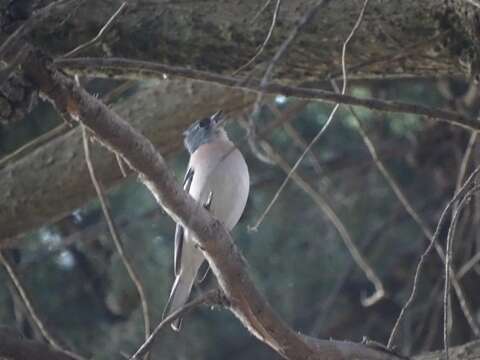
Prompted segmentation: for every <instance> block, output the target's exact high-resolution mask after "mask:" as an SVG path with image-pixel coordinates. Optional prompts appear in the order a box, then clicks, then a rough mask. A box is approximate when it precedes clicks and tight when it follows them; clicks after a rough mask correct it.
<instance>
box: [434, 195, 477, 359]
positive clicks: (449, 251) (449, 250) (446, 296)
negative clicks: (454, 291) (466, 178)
mask: <svg viewBox="0 0 480 360" xmlns="http://www.w3.org/2000/svg"><path fill="white" fill-rule="evenodd" d="M479 189H480V186H474V187H473V188H472V189H470V190H469V191H468V192H467V193H466V194H465V196H464V197H463V198H462V199H461V201H460V202H459V203H458V205H456V208H455V209H454V213H453V216H452V221H451V223H450V227H449V229H448V235H447V245H446V249H445V288H444V293H443V346H444V349H445V360H448V347H449V342H448V340H449V331H448V329H449V324H448V315H449V313H448V309H449V305H450V278H451V276H450V267H451V265H450V264H451V262H452V259H453V239H454V236H455V230H456V227H457V223H458V218H459V216H460V214H461V212H462V209H463V208H464V207H465V205H466V204H467V202H468V201H469V200H470V198H471V197H472V196H473V194H474V192H476V191H478V190H479Z"/></svg>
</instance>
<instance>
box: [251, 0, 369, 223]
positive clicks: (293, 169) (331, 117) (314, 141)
mask: <svg viewBox="0 0 480 360" xmlns="http://www.w3.org/2000/svg"><path fill="white" fill-rule="evenodd" d="M320 3H321V2H319V3H318V4H320ZM318 4H317V5H318ZM367 4H368V0H365V2H364V4H363V7H362V10H361V11H360V14H359V16H358V19H357V22H356V23H355V25H354V26H353V28H352V30H351V32H350V34H349V35H348V37H347V39H346V40H345V42H344V43H343V46H342V74H343V86H342V95H345V91H346V89H347V70H346V64H345V63H346V61H345V57H346V52H347V46H348V43H349V42H350V40H351V39H352V37H353V36H354V35H355V32H356V31H357V29H358V27H359V26H360V24H361V22H362V19H363V14H364V13H365V9H366V7H367ZM339 106H340V104H339V103H336V104H335V106H334V108H333V109H332V111H331V112H330V115H329V117H328V119H327V121H326V122H325V124H324V125H323V126H322V128H321V129H320V131H319V132H318V133H317V135H315V137H314V138H313V140H312V141H311V142H310V143H309V144H308V146H307V147H306V148H305V150H304V152H303V153H302V154H301V155H300V157H299V158H298V160H297V161H296V162H295V164H294V165H293V167H292V169H291V171H290V172H289V174H288V175H287V177H286V178H285V180H284V181H283V182H282V184H281V185H280V187H279V188H278V190H277V192H276V193H275V195H274V196H273V199H272V200H271V201H270V203H269V204H268V206H267V208H266V209H265V210H264V212H263V213H262V215H260V217H259V219H258V220H257V222H256V223H255V225H253V226H252V227H250V228H251V229H252V230H253V231H257V230H258V227H259V226H260V224H261V223H262V221H263V219H264V218H265V216H266V215H267V214H268V212H269V211H270V209H271V208H272V207H273V205H274V204H275V202H276V201H277V199H278V197H279V196H280V194H281V192H282V191H283V189H284V188H285V186H286V185H287V183H288V180H289V179H290V177H291V176H292V173H294V172H295V171H296V170H297V168H298V166H299V165H300V163H301V162H302V160H303V159H304V158H305V155H306V154H307V153H308V152H309V151H310V149H311V148H312V147H313V145H315V143H316V142H317V141H318V139H320V137H321V136H322V135H323V133H324V132H325V130H326V129H327V128H328V126H329V125H330V123H331V122H332V119H333V117H334V116H335V113H336V112H337V110H338V108H339Z"/></svg>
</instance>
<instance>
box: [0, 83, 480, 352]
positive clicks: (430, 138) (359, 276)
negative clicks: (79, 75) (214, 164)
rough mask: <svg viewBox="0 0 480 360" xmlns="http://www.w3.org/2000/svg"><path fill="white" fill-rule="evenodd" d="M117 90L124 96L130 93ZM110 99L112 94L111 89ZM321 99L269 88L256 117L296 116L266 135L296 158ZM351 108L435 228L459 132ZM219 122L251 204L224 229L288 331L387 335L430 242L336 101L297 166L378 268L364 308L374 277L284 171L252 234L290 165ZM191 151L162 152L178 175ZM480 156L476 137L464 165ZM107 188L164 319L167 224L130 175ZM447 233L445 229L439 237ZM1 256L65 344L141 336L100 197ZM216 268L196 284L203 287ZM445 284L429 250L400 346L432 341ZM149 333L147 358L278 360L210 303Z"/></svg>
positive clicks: (5, 146)
mask: <svg viewBox="0 0 480 360" xmlns="http://www.w3.org/2000/svg"><path fill="white" fill-rule="evenodd" d="M117 85H118V82H116V81H107V80H96V81H93V82H90V83H89V84H88V88H89V89H90V90H91V91H92V92H96V93H100V94H104V93H107V92H108V91H110V90H111V89H113V88H115V87H116V86H117ZM445 86H447V87H448V89H450V90H451V93H452V94H454V98H453V99H452V98H449V97H448V96H446V94H445V91H442V88H445ZM466 91H467V87H466V85H465V84H462V83H461V82H448V84H447V85H445V84H441V85H440V84H439V83H437V82H431V81H408V80H405V81H377V82H372V83H365V84H364V85H357V86H355V87H353V88H352V89H351V93H352V94H354V95H356V96H368V97H378V98H386V99H398V100H403V101H409V102H416V103H422V104H426V105H430V106H442V107H446V106H447V105H450V106H452V107H455V106H457V105H456V104H457V103H456V100H455V99H458V98H461V97H462V95H463V94H464V93H465V92H466ZM125 96H135V95H134V92H131V93H128V94H126V95H125ZM116 101H122V97H119V98H118V99H117V100H116ZM331 108H332V106H330V105H326V104H322V103H318V102H301V101H299V100H296V99H290V98H284V97H281V96H279V97H277V98H276V99H275V101H272V102H271V103H268V104H265V105H264V107H263V108H262V111H261V113H260V114H259V115H258V118H257V119H256V120H257V123H258V127H259V129H262V128H263V127H265V126H267V125H268V124H271V123H272V122H274V121H276V120H277V119H278V118H279V117H281V116H286V117H288V118H291V121H290V122H289V124H291V127H288V125H280V126H277V127H275V128H274V129H273V130H271V131H269V132H268V133H267V134H266V135H265V136H264V139H265V140H267V141H269V142H270V143H271V144H272V146H273V147H274V149H275V150H276V151H278V152H279V153H280V154H281V155H282V156H283V157H284V158H285V159H286V160H287V161H288V162H289V163H290V164H291V165H293V164H294V162H295V161H296V159H297V158H298V157H299V155H300V154H301V152H302V151H303V148H304V147H303V146H302V145H301V142H302V141H304V142H306V143H308V142H309V141H310V140H311V139H312V138H313V137H314V136H315V134H316V133H317V131H318V130H319V129H320V128H321V126H322V125H323V124H324V123H325V121H326V119H327V117H328V114H329V112H330V110H331ZM215 110H216V109H212V112H213V111H215ZM355 110H356V111H357V113H358V115H359V117H360V118H361V121H362V123H363V125H364V126H365V127H366V129H367V132H368V134H369V136H370V137H371V139H372V141H373V143H374V144H375V146H376V148H377V151H378V153H379V154H380V157H381V159H382V160H383V161H384V163H385V165H386V167H387V168H388V170H389V171H390V172H391V174H392V175H393V177H394V178H395V179H396V180H397V182H398V183H399V185H400V186H401V188H402V190H403V191H404V192H405V194H406V196H407V198H408V199H409V200H410V201H411V203H412V205H413V207H414V208H415V209H416V210H417V211H418V212H419V214H420V215H421V217H422V218H423V219H424V221H425V222H426V223H427V224H428V225H429V226H430V227H431V228H434V227H435V226H436V223H437V221H438V218H439V215H440V212H441V211H442V209H443V207H444V206H445V204H446V203H447V201H448V200H449V199H450V197H451V196H452V194H453V191H454V189H455V183H456V181H457V176H458V173H459V168H460V164H461V161H462V158H463V154H464V152H465V149H466V147H467V143H468V140H469V133H468V132H466V131H465V130H463V129H459V128H454V127H451V126H448V125H446V124H443V123H439V122H438V121H434V120H429V119H421V118H420V117H418V116H414V115H406V114H387V113H377V112H371V111H368V110H365V109H362V108H356V109H355ZM469 110H472V109H469ZM249 111H251V109H246V112H247V113H248V112H249ZM192 120H193V119H192ZM233 120H236V119H233ZM59 124H60V120H59V118H58V117H57V116H56V115H55V113H54V111H53V110H52V109H51V107H50V106H48V105H47V104H41V105H40V106H38V107H37V109H36V110H35V111H34V112H33V113H32V114H31V115H30V116H29V117H28V118H27V119H25V121H22V122H18V123H13V124H8V125H6V124H3V125H2V126H1V127H0V156H6V155H7V154H9V153H11V152H12V151H14V149H16V148H18V147H20V146H22V145H23V144H25V143H28V142H29V141H31V140H33V139H35V138H36V137H38V136H40V135H41V134H44V133H46V132H48V131H49V130H51V129H53V128H54V127H56V126H58V125H59ZM227 128H228V131H229V133H230V134H231V137H232V138H233V139H234V141H235V142H236V143H237V144H238V146H239V148H240V149H241V150H242V152H243V154H244V155H245V157H246V158H247V162H248V164H249V168H250V173H251V184H252V190H251V195H250V199H249V202H248V205H247V209H246V211H245V214H244V216H243V218H242V220H241V222H240V223H239V224H238V225H237V227H236V228H235V229H234V231H233V236H234V238H235V239H236V242H237V243H238V245H239V246H240V248H241V249H242V251H243V252H244V254H245V257H246V258H247V259H248V262H249V264H250V271H251V273H252V275H253V277H254V278H255V280H256V283H257V285H258V286H259V288H261V289H262V290H263V291H264V293H265V294H266V296H267V298H268V299H269V301H270V302H271V303H272V305H273V306H274V308H275V309H276V310H277V311H278V312H279V313H280V314H281V315H282V316H283V317H284V318H285V320H286V321H287V322H289V323H290V324H292V325H293V326H294V328H296V329H298V331H301V332H304V333H307V334H312V335H314V336H320V337H323V338H330V337H332V338H336V339H349V340H353V341H360V340H361V339H362V337H364V336H366V337H368V338H370V339H373V340H376V341H379V342H382V343H386V342H387V340H388V336H389V333H390V331H391V328H392V326H393V324H394V321H395V319H396V317H397V316H398V313H399V311H400V309H401V307H402V305H403V304H404V302H405V300H406V299H407V297H408V295H409V292H410V289H411V285H412V279H413V275H414V270H415V266H416V264H417V262H418V259H419V257H420V255H421V253H422V252H423V251H424V249H425V248H426V246H427V239H426V238H425V237H424V235H423V233H422V231H421V230H420V228H419V227H418V225H417V224H416V223H415V222H414V221H412V219H411V218H410V216H409V215H408V214H407V213H406V211H405V209H404V208H403V206H402V205H401V204H400V203H399V201H398V200H397V198H396V197H395V195H394V194H393V192H392V191H391V189H390V187H389V186H388V185H387V183H386V181H385V179H384V178H383V176H382V175H381V174H380V173H379V171H378V170H377V168H376V166H375V164H374V162H373V161H372V158H371V156H370V154H369V152H368V150H367V148H366V147H365V145H364V143H363V141H362V138H361V137H360V135H359V132H358V128H357V124H356V121H355V119H354V118H353V117H352V114H351V113H350V112H349V110H348V109H347V108H343V107H342V108H340V110H339V112H338V113H337V115H336V116H335V119H334V121H333V123H332V124H331V126H330V127H329V128H328V130H327V131H326V133H325V134H324V135H323V137H322V138H321V140H320V141H319V142H318V143H317V144H316V145H315V146H314V148H313V151H312V152H311V154H310V155H309V156H307V157H306V159H305V160H304V161H303V163H302V165H301V166H300V168H299V170H298V172H299V174H301V176H302V177H304V178H305V179H306V180H307V181H308V183H309V184H310V185H311V186H312V187H313V188H314V189H316V190H317V191H319V192H320V193H321V194H322V195H323V196H324V197H325V198H326V199H327V201H328V203H329V205H330V206H331V207H332V208H333V209H334V210H335V212H336V213H337V215H338V217H339V218H340V219H341V220H342V221H343V222H344V224H345V226H346V228H347V229H348V231H349V232H350V234H351V235H352V238H353V241H354V242H355V243H356V245H357V246H358V247H359V249H361V252H362V253H363V254H365V256H366V258H367V259H368V261H369V263H370V265H371V266H372V267H373V269H374V270H375V271H376V272H377V274H378V275H379V277H380V278H381V280H382V282H383V284H384V286H385V289H386V291H387V296H386V297H385V298H384V299H382V300H381V301H379V302H377V303H376V304H374V305H372V306H370V307H364V306H362V303H361V300H362V298H364V297H365V296H368V295H370V294H371V293H372V291H373V287H372V285H371V284H370V283H369V281H368V280H367V279H366V277H365V275H364V273H363V272H362V271H360V270H359V268H358V267H357V266H356V265H355V264H354V263H353V261H352V258H351V256H350V254H349V252H348V250H347V248H346V247H345V245H344V243H343V242H342V240H341V238H340V237H339V235H338V232H337V231H336V229H335V228H334V227H333V226H332V224H331V223H330V221H328V219H327V218H326V217H325V215H324V214H323V212H322V211H321V210H320V209H319V208H318V207H317V206H316V205H315V203H314V202H313V201H312V200H311V198H310V197H309V196H308V195H307V194H306V193H305V192H303V190H302V189H300V188H299V187H298V186H297V185H296V184H295V183H294V182H293V181H290V182H289V184H288V186H287V187H286V188H285V190H284V191H283V192H282V194H281V195H280V197H279V199H278V201H277V202H276V203H275V205H274V206H273V208H272V210H271V211H270V213H269V214H268V215H267V216H266V218H265V220H264V221H263V223H262V224H261V225H260V227H259V229H258V232H251V231H249V230H248V229H249V226H252V225H253V224H254V223H255V222H256V221H257V219H258V217H259V216H260V215H261V213H262V212H263V210H264V209H265V207H266V206H267V204H268V202H269V201H270V200H271V199H272V197H273V196H274V194H275V192H276V190H277V189H278V187H279V186H280V184H281V182H282V181H283V179H284V177H285V174H284V172H283V171H281V170H280V169H279V168H278V167H276V166H272V165H267V164H265V163H262V162H261V161H259V160H258V159H257V157H256V156H255V155H254V154H253V153H252V152H251V150H250V148H249V146H248V144H247V142H246V141H245V132H244V130H243V129H242V128H241V127H240V126H238V124H237V123H236V122H235V121H231V122H230V123H229V124H228V125H227ZM94 146H98V145H94ZM187 160H188V159H187V154H186V152H185V151H184V152H182V153H178V155H177V156H176V157H175V158H172V159H171V160H170V165H171V166H172V168H174V169H175V171H176V173H177V175H178V179H179V180H180V179H181V178H182V177H183V171H184V170H185V167H186V163H187ZM479 160H480V159H479V156H478V149H477V145H475V148H474V151H473V153H472V157H471V159H470V161H469V166H468V169H469V171H470V170H471V169H472V168H473V167H474V166H475V164H478V162H479ZM59 191H61V189H59ZM108 197H109V201H110V204H111V208H112V212H113V215H114V219H115V222H116V224H117V225H118V228H119V230H120V234H121V237H122V240H123V242H124V244H125V247H126V249H127V254H128V256H129V258H131V259H132V261H133V263H134V265H135V267H136V268H137V270H138V273H139V274H140V275H141V279H142V282H143V284H144V287H145V290H146V293H147V298H148V302H149V306H150V310H151V314H150V315H151V319H152V323H153V325H155V324H157V323H158V321H159V320H160V319H161V315H162V310H163V307H164V304H165V302H166V300H167V297H168V293H169V291H170V286H171V284H172V280H173V274H172V273H173V233H174V223H173V222H172V220H171V219H170V218H169V217H168V216H167V215H166V214H165V213H164V212H163V211H162V210H161V209H160V208H159V207H158V205H157V204H156V202H155V201H154V199H153V197H152V196H151V194H150V193H149V192H148V190H147V189H146V188H145V187H144V186H143V185H142V184H141V183H140V182H139V181H138V180H137V179H136V178H134V177H130V178H128V179H127V180H125V181H124V182H123V183H122V184H121V185H120V186H118V187H116V188H114V189H112V190H111V191H109V193H108ZM2 206H8V204H3V205H2ZM477 206H478V202H477V201H476V200H474V201H472V202H471V203H470V204H469V206H468V207H467V209H466V210H465V212H464V216H463V217H462V220H461V222H460V225H459V227H458V232H457V238H456V240H455V244H454V245H455V246H454V249H455V254H456V255H455V259H454V266H455V268H457V269H458V268H459V267H461V266H462V265H463V264H465V262H466V261H468V260H469V259H470V258H471V257H472V256H473V255H474V254H475V253H476V252H478V251H479V250H480V249H479V245H480V242H479V241H478V236H477V231H476V229H477V228H478V221H479V216H478V215H479V213H478V211H476V208H477ZM445 236H446V234H445V233H443V234H442V236H441V239H440V241H441V243H442V244H443V243H444V241H445ZM8 259H9V261H10V263H11V264H13V265H14V267H15V269H16V271H17V273H18V275H19V277H20V278H21V280H22V283H23V284H24V286H25V288H26V290H27V292H28V294H29V295H30V297H31V298H32V299H33V303H34V306H35V308H36V309H37V310H38V312H39V313H40V316H41V318H42V319H43V320H44V322H45V324H46V326H47V327H48V329H49V330H50V331H51V332H52V333H53V334H54V336H55V337H56V338H57V339H59V341H60V342H61V343H63V344H65V345H66V346H68V347H71V348H72V349H75V350H76V351H78V352H79V353H81V354H83V355H85V356H89V357H90V356H92V357H94V358H96V359H112V358H118V359H121V358H123V356H124V355H125V354H127V355H128V354H132V353H133V352H134V351H135V349H136V348H137V346H138V345H139V344H140V343H141V342H142V339H143V324H142V315H141V308H140V303H139V299H138V296H137V292H136V290H135V288H134V286H133V285H132V282H131V281H130V279H129V277H128V275H127V273H126V271H125V269H124V267H123V265H122V263H121V261H120V259H119V256H118V255H117V253H116V251H115V248H114V246H113V243H112V241H111V238H110V235H109V233H108V231H107V227H106V224H105V221H104V219H103V215H102V213H101V210H100V207H99V204H98V201H92V202H90V203H89V204H87V205H86V206H85V207H84V208H81V209H77V210H75V211H74V212H73V213H72V214H70V215H69V216H67V217H66V218H64V219H62V220H61V221H59V222H57V223H55V224H52V225H49V226H45V227H43V228H41V229H38V230H37V231H35V232H33V233H31V234H29V235H28V237H27V239H26V241H23V242H22V243H21V246H20V247H19V248H17V249H12V250H9V251H8ZM479 274H480V267H478V266H476V267H473V268H472V269H471V270H470V271H469V272H468V273H466V274H465V276H464V277H463V278H462V279H461V284H462V285H463V287H464V291H465V295H466V297H467V299H468V301H469V303H470V305H471V306H472V309H473V310H474V315H475V316H476V320H477V321H478V320H480V297H479V296H478V281H479ZM211 277H212V276H210V279H209V280H208V281H207V282H206V284H201V285H199V287H200V288H203V287H205V286H209V285H211V284H212V282H213V279H211ZM0 278H1V279H2V280H1V282H0V323H2V324H6V325H13V326H16V327H18V328H19V329H21V330H22V332H24V334H25V335H26V336H28V337H31V338H37V339H38V338H40V335H39V334H38V331H37V330H36V328H35V325H34V324H33V323H32V322H31V319H30V318H29V316H28V314H27V313H26V311H25V309H24V307H23V305H22V303H21V301H19V298H18V295H17V294H16V292H15V290H14V289H13V287H12V285H11V283H10V281H9V280H8V277H7V275H6V273H5V272H3V271H0ZM443 279H444V276H443V265H442V263H441V262H440V261H439V258H438V256H437V255H436V254H435V253H432V254H431V255H430V256H429V257H428V260H427V263H426V266H425V269H424V272H423V273H422V276H421V278H420V286H419V288H418V296H417V298H416V301H415V302H414V304H413V306H412V307H411V309H410V311H409V312H408V314H407V316H406V318H405V320H404V322H403V323H402V325H401V327H400V335H399V337H398V341H397V343H398V346H399V347H398V349H399V351H400V352H402V353H404V354H412V353H418V352H421V351H428V350H434V349H438V348H440V347H441V346H442V318H443V313H442V308H441V307H442V300H441V299H442V291H443ZM452 299H453V303H452V307H453V326H452V344H461V343H464V342H466V341H468V340H471V339H472V338H473V334H472V331H471V330H470V328H469V326H468V324H467V322H466V321H465V318H464V316H463V314H462V312H461V310H460V308H459V306H458V301H457V299H456V297H455V296H452ZM158 339H159V340H158V341H157V343H156V346H155V349H154V352H153V354H154V355H155V357H154V358H162V359H209V360H215V359H275V358H278V356H277V355H276V354H274V353H273V352H272V351H271V350H269V349H268V348H267V347H266V346H265V345H263V344H261V343H260V342H258V341H257V340H256V339H254V338H253V337H252V336H251V335H250V334H249V333H248V332H247V331H246V330H245V329H244V328H242V326H241V325H240V323H239V322H238V321H237V320H236V319H235V318H234V317H233V315H232V314H231V313H229V312H227V311H222V310H220V311H219V310H218V309H217V310H215V311H210V309H207V308H205V307H203V308H199V309H196V310H195V311H193V312H192V313H190V314H189V315H188V316H187V317H186V319H185V322H184V327H183V329H182V331H181V332H180V333H178V334H177V333H174V332H172V331H170V329H169V328H168V329H165V330H164V331H163V332H162V334H161V335H160V336H159V338H158Z"/></svg>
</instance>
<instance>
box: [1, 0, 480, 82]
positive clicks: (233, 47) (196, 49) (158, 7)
mask: <svg viewBox="0 0 480 360" xmlns="http://www.w3.org/2000/svg"><path fill="white" fill-rule="evenodd" d="M121 3H122V0H110V1H101V2H97V1H93V0H87V1H86V2H84V4H82V5H80V6H79V7H78V8H77V9H76V11H74V12H72V14H71V15H70V16H69V18H68V20H67V21H64V22H62V23H61V25H59V23H58V19H57V18H52V19H51V20H50V21H48V22H47V23H46V24H45V25H44V26H42V27H41V28H40V29H39V30H38V31H35V32H34V34H33V38H34V41H35V42H36V44H38V45H40V46H41V47H42V48H44V49H47V50H49V51H50V52H51V53H52V54H53V55H55V56H59V55H62V54H64V53H66V52H67V51H69V50H71V49H72V48H74V47H75V46H77V45H78V44H81V43H84V42H86V41H88V40H90V39H91V38H93V37H94V36H95V35H96V33H97V32H98V30H99V29H100V28H101V27H102V26H103V24H104V23H105V22H106V21H107V20H108V18H109V17H110V16H111V15H112V14H113V13H114V12H115V10H116V9H117V8H118V7H119V6H120V4H121ZM314 3H315V2H314V1H311V0H290V1H282V3H281V6H280V12H279V15H278V19H277V22H276V26H275V29H274V32H273V34H272V38H271V39H270V41H269V43H268V45H267V46H266V49H265V51H264V54H263V55H262V56H261V57H260V61H259V62H260V63H261V62H262V61H265V60H269V59H270V58H271V56H272V54H273V53H274V52H275V50H276V49H277V47H278V45H279V44H280V43H281V42H282V41H283V40H284V39H285V38H286V36H287V35H288V33H289V30H290V29H291V28H292V27H294V26H295V24H296V21H297V20H298V18H299V17H301V16H302V15H303V14H304V13H305V12H307V11H308V10H309V9H310V8H312V6H313V5H314ZM362 3H363V2H362V1H330V2H328V4H327V5H325V6H322V7H321V8H320V10H319V11H318V13H317V14H316V16H315V17H314V19H313V21H311V23H310V24H309V25H308V26H307V27H306V28H305V29H304V30H303V31H302V32H301V34H300V36H299V37H298V39H296V41H295V42H294V43H293V44H292V45H291V47H290V48H289V51H288V52H287V53H286V54H285V55H284V57H283V59H282V61H281V63H280V64H279V65H278V66H277V74H276V77H278V78H281V79H285V80H295V81H297V80H301V81H306V80H309V79H310V80H319V79H323V78H325V76H326V75H327V74H328V73H331V72H335V71H338V70H339V68H340V63H339V59H340V50H341V44H342V42H343V41H344V40H345V38H346V36H347V35H348V33H349V32H350V30H351V28H352V26H353V24H354V23H355V21H356V18H357V16H358V14H359V11H360V7H361V6H362ZM263 5H264V2H258V1H254V0H246V1H236V0H226V1H221V2H218V1H199V2H191V1H175V2H165V1H160V0H153V1H142V0H131V1H129V3H128V8H127V10H126V11H125V12H124V13H123V15H122V16H121V17H120V18H118V19H117V20H116V21H115V25H114V26H113V28H112V29H111V30H110V31H109V32H108V34H107V36H106V37H105V38H104V39H103V40H102V41H101V43H100V44H98V45H96V46H95V47H93V48H90V49H89V50H86V51H85V52H83V53H82V54H81V55H93V56H100V57H103V56H118V57H128V58H136V59H143V60H152V61H158V62H162V63H166V64H174V65H178V66H187V67H191V68H195V69H201V70H208V71H212V72H216V73H224V74H229V73H231V72H233V71H234V70H235V69H237V68H238V67H240V66H241V65H243V64H245V63H246V62H247V61H248V60H249V59H250V58H251V57H252V56H253V55H254V54H255V53H256V51H257V49H258V46H259V45H260V44H262V42H263V41H264V39H265V37H266V34H267V32H268V29H269V27H270V24H271V21H272V12H273V8H274V6H273V5H274V2H272V3H271V4H270V6H269V7H268V8H267V9H266V10H265V11H263V13H261V14H260V15H259V16H257V14H258V12H259V10H260V9H261V7H262V6H263ZM447 5H448V7H447ZM457 5H458V6H457ZM92 6H95V11H91V9H92ZM455 6H457V8H459V9H458V11H453V10H452V9H454V8H455ZM465 8H468V9H469V10H471V11H470V13H471V12H472V11H473V10H475V9H472V6H471V5H468V4H467V2H465V1H461V0H458V1H445V0H425V1H421V2H419V1H413V0H410V1H382V0H371V1H370V3H369V5H368V8H367V11H366V13H365V18H364V22H363V26H362V27H361V28H360V29H359V30H358V32H357V34H356V41H355V44H352V45H351V47H350V50H349V53H350V58H351V59H355V63H362V62H364V61H369V60H371V59H378V58H379V57H383V56H386V55H389V54H396V55H398V54H402V53H405V54H408V56H405V57H404V58H402V59H398V61H395V62H392V61H387V62H385V61H383V62H379V63H376V64H373V65H371V66H370V67H365V68H363V69H362V72H365V73H367V74H372V73H377V74H392V73H396V74H402V75H404V74H416V75H421V76H425V75H429V74H430V75H438V74H454V73H457V74H458V73H459V72H460V67H459V62H458V56H459V54H460V53H463V52H466V51H470V52H472V47H473V45H472V41H470V42H469V41H467V40H466V39H469V38H472V36H476V32H475V31H473V30H471V29H472V27H470V26H469V27H468V28H466V26H465V24H462V23H461V22H459V21H457V20H459V19H460V18H459V16H460V15H459V14H461V16H464V15H463V14H464V12H463V9H465ZM468 18H469V19H471V18H474V16H472V15H469V16H468ZM469 24H472V25H475V22H474V21H473V23H472V21H471V22H469ZM452 28H455V29H454V30H455V36H454V37H451V36H445V37H443V38H441V39H437V40H438V41H430V39H431V38H432V37H434V36H436V35H438V34H441V33H445V32H446V31H449V30H452ZM460 35H461V36H460ZM0 40H1V39H0ZM52 40H54V41H52ZM416 45H419V48H417V49H415V51H413V52H410V53H406V50H407V49H409V48H410V47H412V46H416ZM473 51H475V50H473Z"/></svg>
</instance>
